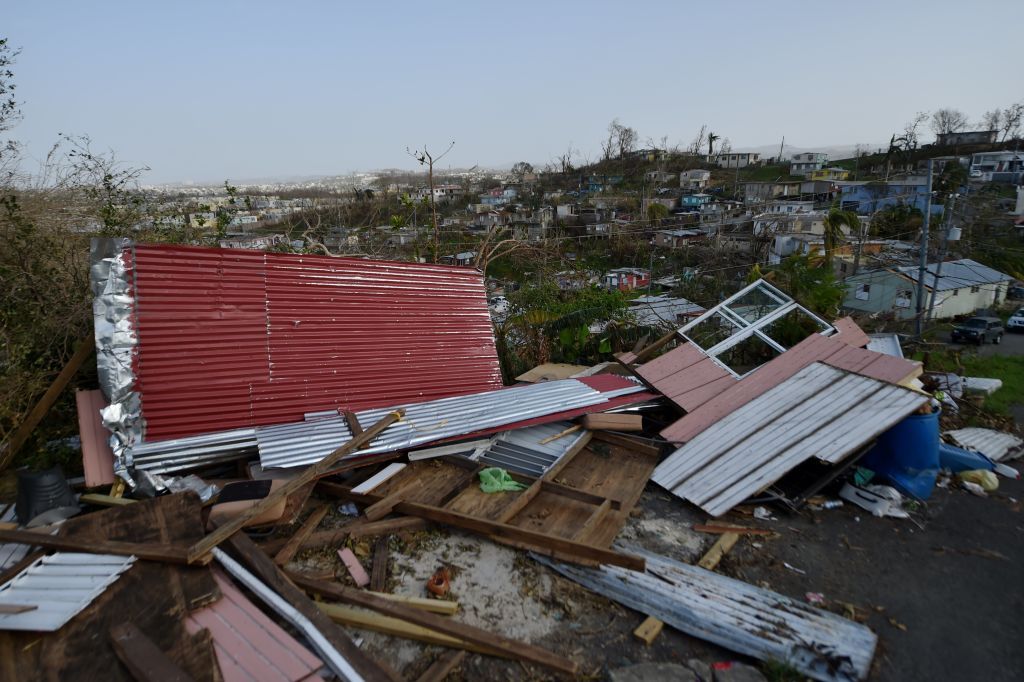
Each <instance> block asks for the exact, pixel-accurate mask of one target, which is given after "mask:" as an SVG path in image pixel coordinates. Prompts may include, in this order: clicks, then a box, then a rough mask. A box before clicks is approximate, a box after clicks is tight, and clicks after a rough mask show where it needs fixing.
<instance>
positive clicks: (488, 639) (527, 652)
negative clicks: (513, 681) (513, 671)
mask: <svg viewBox="0 0 1024 682" xmlns="http://www.w3.org/2000/svg"><path fill="white" fill-rule="evenodd" d="M288 575H289V576H290V577H291V578H292V579H293V580H294V581H295V583H296V584H297V585H298V586H300V587H302V588H303V589H306V590H308V591H310V592H313V593H316V594H319V595H322V596H324V597H329V598H331V599H336V600H338V601H341V602H345V603H347V604H352V605H354V606H361V607H363V608H367V609H370V610H372V611H376V612H377V613H381V614H384V615H386V616H391V617H393V618H399V619H401V620H406V621H409V622H410V623H414V624H416V625H422V626H423V627H426V628H430V629H431V630H436V631H438V632H440V633H442V634H445V635H448V636H450V637H455V638H457V639H461V640H465V641H466V642H469V643H471V644H476V645H479V646H483V647H486V648H488V649H493V650H498V651H503V652H507V653H508V655H509V657H511V658H516V659H521V660H524V661H528V662H530V663H536V664H538V665H543V666H546V667H548V668H551V669H552V670H558V671H560V672H564V673H568V674H570V675H573V674H575V673H576V671H577V670H578V669H579V666H578V665H577V664H576V663H575V662H574V661H571V660H569V659H568V658H565V657H563V656H559V655H558V654H555V653H552V652H550V651H548V650H547V649H542V648H540V647H537V646H533V645H532V644H527V643H526V642H520V641H517V640H514V639H510V638H508V637H505V636H503V635H499V634H496V633H493V632H487V631H486V630H481V629H480V628H475V627H472V626H470V625H466V624H464V623H459V622H458V621H454V620H449V619H446V618H442V617H440V616H437V615H435V614H433V613H427V612H425V611H420V610H418V609H411V608H409V607H408V606H404V605H402V604H397V603H394V602H391V601H388V600H387V599H381V598H380V597H375V596H373V595H371V594H369V593H367V592H363V591H361V590H356V589H353V588H351V587H346V586H344V585H340V584H338V583H328V582H325V581H322V580H313V579H310V578H307V577H305V576H304V575H303V574H302V573H296V572H289V573H288Z"/></svg>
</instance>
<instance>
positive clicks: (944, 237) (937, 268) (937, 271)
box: [926, 194, 957, 324]
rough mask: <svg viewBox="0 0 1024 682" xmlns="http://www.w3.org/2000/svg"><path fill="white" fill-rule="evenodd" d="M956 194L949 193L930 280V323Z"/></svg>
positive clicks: (928, 319) (928, 321)
mask: <svg viewBox="0 0 1024 682" xmlns="http://www.w3.org/2000/svg"><path fill="white" fill-rule="evenodd" d="M956 197H957V195H956V194H950V195H949V207H948V208H947V209H946V227H945V229H944V230H943V231H942V244H941V245H940V246H939V262H938V263H937V264H936V265H935V279H933V280H932V295H931V298H930V299H929V301H928V316H927V318H926V321H927V323H928V324H931V323H932V309H933V308H935V293H936V291H937V290H938V288H939V277H940V276H941V275H942V261H943V260H944V259H945V258H946V245H947V244H948V243H949V229H950V228H951V227H952V226H953V207H954V206H955V205H956Z"/></svg>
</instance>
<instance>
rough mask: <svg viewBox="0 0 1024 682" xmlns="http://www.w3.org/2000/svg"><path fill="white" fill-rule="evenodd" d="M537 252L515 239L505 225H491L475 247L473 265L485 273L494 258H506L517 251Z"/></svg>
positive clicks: (525, 243) (530, 246)
mask: <svg viewBox="0 0 1024 682" xmlns="http://www.w3.org/2000/svg"><path fill="white" fill-rule="evenodd" d="M530 250H537V249H536V248H535V247H534V246H532V245H531V244H529V243H528V242H525V241H523V240H521V239H516V238H515V235H514V234H513V233H512V232H511V231H510V230H509V228H508V226H507V225H491V226H490V228H488V230H487V233H486V234H484V235H483V237H482V238H481V240H480V243H479V244H478V245H477V247H476V258H474V259H473V265H474V266H475V267H476V268H478V269H479V270H480V272H483V273H486V272H487V266H488V265H489V264H490V263H491V261H493V260H494V259H496V258H501V257H502V256H507V255H509V254H511V253H515V252H517V251H524V252H525V251H530Z"/></svg>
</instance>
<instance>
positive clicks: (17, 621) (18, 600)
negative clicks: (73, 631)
mask: <svg viewBox="0 0 1024 682" xmlns="http://www.w3.org/2000/svg"><path fill="white" fill-rule="evenodd" d="M134 562H135V557H123V556H113V555H108V554H78V553H73V552H58V553H57V554H51V555H50V556H44V557H40V558H39V559H37V560H36V561H34V562H33V563H32V564H31V565H30V566H28V567H27V568H26V569H25V570H24V571H22V572H21V573H19V574H18V575H16V576H15V577H14V578H12V579H11V580H10V581H9V582H7V583H5V584H4V585H3V586H0V604H3V605H5V606H17V605H30V606H35V607H36V608H35V609H33V610H31V611H25V612H23V613H0V629H2V630H34V631H40V632H52V631H54V630H58V629H60V627H61V626H63V625H64V623H66V622H68V621H69V620H71V619H72V618H73V617H74V616H75V614H77V613H78V612H79V611H81V610H82V609H84V608H85V607H86V606H88V605H89V604H90V603H91V602H92V600H93V599H95V598H96V597H98V596H99V595H101V594H102V593H103V591H104V590H105V589H107V586H109V585H110V584H111V583H113V582H114V581H115V580H117V578H118V577H119V576H120V575H121V574H122V573H124V572H125V571H126V570H128V569H129V568H130V567H131V565H132V564H133V563H134Z"/></svg>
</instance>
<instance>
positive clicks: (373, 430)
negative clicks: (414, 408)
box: [188, 408, 405, 562]
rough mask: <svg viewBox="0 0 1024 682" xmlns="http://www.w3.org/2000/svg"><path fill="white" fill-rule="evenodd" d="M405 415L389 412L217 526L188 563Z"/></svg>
mask: <svg viewBox="0 0 1024 682" xmlns="http://www.w3.org/2000/svg"><path fill="white" fill-rule="evenodd" d="M404 415H405V411H404V410H403V409H401V408H399V409H397V410H395V411H394V412H389V413H388V414H387V415H385V416H384V417H383V418H381V419H380V420H379V421H378V422H377V423H376V424H374V425H373V426H371V427H370V428H369V429H367V430H366V431H363V432H362V433H361V434H359V435H358V436H355V437H354V438H352V439H351V440H350V441H348V442H347V443H345V444H344V445H342V446H341V447H339V448H337V449H336V450H335V451H334V452H332V453H331V454H329V455H327V456H326V457H324V458H323V459H322V460H320V461H319V462H317V463H316V464H314V465H312V466H311V467H309V468H307V469H305V470H304V471H303V472H302V473H301V474H299V475H298V476H296V477H295V478H293V479H291V480H290V481H288V482H287V483H286V484H285V485H283V486H281V487H280V488H278V489H277V490H275V491H274V492H272V493H270V494H269V495H267V496H266V497H264V498H263V499H262V500H260V501H259V502H257V503H256V504H254V505H253V506H252V507H250V508H249V509H247V510H246V511H245V512H243V513H242V514H239V515H238V516H236V517H235V518H233V519H232V520H230V521H228V522H226V523H224V524H223V525H220V526H218V527H217V528H216V529H214V531H213V532H212V533H210V534H209V535H207V536H206V537H205V538H203V539H202V540H200V541H199V542H197V543H196V544H195V545H193V546H192V547H190V548H189V551H188V558H189V561H190V562H192V561H195V560H198V559H199V558H200V557H202V556H204V555H205V554H208V553H209V552H210V550H211V549H213V548H214V547H216V546H217V545H219V544H220V543H222V542H224V541H225V540H227V539H228V538H229V537H231V536H232V535H234V534H235V533H237V532H238V531H239V530H241V529H242V528H243V527H244V526H245V524H246V522H247V521H248V520H249V519H252V518H254V517H256V516H259V515H260V514H262V513H263V512H265V511H266V510H267V509H269V508H270V507H273V506H274V505H275V504H277V503H278V501H279V500H281V499H284V498H285V497H287V496H288V495H290V494H291V493H293V492H295V491H296V490H298V489H299V488H302V487H303V486H305V485H307V484H309V483H312V482H313V481H315V480H317V479H318V478H320V477H322V476H326V475H329V474H333V473H338V472H339V471H340V470H342V468H344V467H335V465H336V464H337V463H338V461H339V460H340V459H341V458H342V457H344V456H345V455H347V454H349V453H351V452H353V451H354V450H356V449H358V448H359V446H360V445H362V444H364V443H369V442H370V441H372V440H373V439H374V438H376V437H377V435H378V434H380V433H381V432H382V431H384V430H385V429H387V428H388V427H389V426H391V425H392V424H394V423H395V422H396V421H398V420H399V419H401V418H402V417H403V416H404ZM359 466H363V464H361V463H360V462H358V461H356V462H350V463H349V464H348V467H349V468H353V469H354V468H357V467H359Z"/></svg>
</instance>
